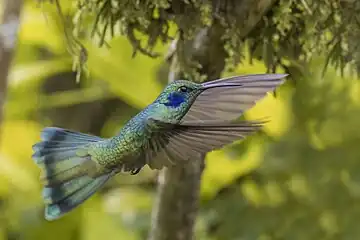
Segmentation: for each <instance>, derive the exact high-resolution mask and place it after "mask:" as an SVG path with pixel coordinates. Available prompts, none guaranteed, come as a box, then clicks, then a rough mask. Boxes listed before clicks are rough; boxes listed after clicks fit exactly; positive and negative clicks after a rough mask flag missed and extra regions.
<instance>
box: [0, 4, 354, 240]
mask: <svg viewBox="0 0 360 240" xmlns="http://www.w3.org/2000/svg"><path fill="white" fill-rule="evenodd" d="M44 19H46V21H45V20H44ZM22 22H23V24H22V28H21V32H20V42H19V45H18V48H17V52H16V57H15V61H14V65H13V68H12V70H11V75H10V86H9V94H8V99H7V102H6V106H5V120H4V122H3V124H2V126H1V127H2V131H1V134H2V136H1V142H0V143H1V145H0V157H1V164H0V212H1V214H0V239H26V240H28V239H36V240H41V239H53V240H56V239H59V240H60V239H84V240H85V239H86V240H91V239H94V240H95V239H101V238H103V237H104V236H106V237H107V238H108V239H127V240H132V239H134V240H136V239H144V238H145V236H146V235H147V231H148V229H149V227H150V226H149V224H150V213H151V208H152V204H153V200H154V198H153V196H154V193H155V190H156V189H155V184H154V182H155V179H156V172H155V171H150V170H149V169H145V170H143V171H142V172H141V173H140V174H139V175H137V176H128V175H120V176H118V177H117V178H115V179H114V180H113V181H111V182H109V184H108V185H107V187H106V188H105V189H104V190H103V191H102V192H100V193H99V194H97V195H96V196H94V197H93V198H91V199H90V200H89V201H87V202H86V203H85V204H84V205H83V206H82V207H80V208H79V209H77V210H75V211H74V212H72V213H71V214H69V215H67V216H66V217H64V218H62V219H60V220H58V221H55V222H51V223H49V222H46V221H45V220H44V219H43V205H42V199H41V185H40V183H39V181H38V178H39V170H38V169H37V167H36V166H35V164H34V163H33V162H32V160H31V158H30V156H31V154H32V150H31V146H32V144H34V143H35V142H36V141H38V140H39V131H40V130H41V128H42V127H45V126H49V125H57V126H60V127H65V128H73V129H75V130H83V131H88V132H93V133H98V134H101V135H102V136H110V135H113V134H115V133H116V132H117V131H118V130H119V128H121V126H122V124H123V123H124V121H126V120H127V119H129V118H130V117H132V116H133V115H134V114H135V113H136V112H137V111H139V110H140V109H141V108H143V107H144V106H146V105H147V104H149V103H150V102H151V101H152V100H153V99H154V98H155V97H156V96H157V94H158V93H159V92H160V91H161V89H162V86H163V83H161V82H159V81H158V80H157V76H158V75H157V74H158V73H157V71H158V69H159V67H160V65H161V64H163V63H162V60H161V59H151V58H149V57H147V56H142V55H137V56H136V58H132V57H131V56H132V46H131V44H130V43H129V42H128V40H127V39H126V38H123V37H116V38H114V39H113V40H112V41H110V42H109V44H110V46H111V47H110V48H105V47H103V48H98V47H97V46H96V45H95V44H94V43H92V42H90V41H89V42H86V43H85V45H86V47H87V49H88V52H89V53H88V54H89V60H88V69H89V72H90V75H89V77H85V78H83V79H82V81H80V83H76V82H75V75H74V74H71V69H72V59H71V56H70V55H69V54H68V53H67V51H66V42H65V41H64V39H63V34H62V30H61V29H60V28H59V26H60V25H59V19H58V15H57V14H56V13H55V11H50V10H49V11H47V14H46V16H44V11H43V9H41V8H38V7H36V5H35V4H34V2H33V1H27V2H26V6H25V9H24V12H23V16H22ZM166 47H167V46H162V47H160V48H159V51H160V52H164V50H165V49H166ZM247 57H248V56H247ZM325 62H326V61H325V60H324V59H321V58H320V59H316V60H314V61H313V62H312V63H311V64H309V65H308V66H302V68H301V69H300V70H301V71H302V72H303V75H302V77H299V76H294V77H293V78H289V81H288V83H287V84H285V85H284V86H282V87H281V88H280V89H279V90H277V91H276V98H274V97H273V96H272V95H269V96H267V97H266V98H265V99H264V100H262V101H261V102H259V103H258V104H257V105H256V106H255V107H254V108H253V109H251V110H250V111H248V112H247V113H246V117H247V118H248V119H256V118H260V117H264V116H269V117H271V119H272V121H271V122H270V123H269V124H268V125H267V126H266V127H265V128H264V131H263V132H262V133H259V134H257V135H254V136H252V137H250V138H248V139H247V140H245V141H243V142H241V143H237V144H234V145H233V146H231V147H228V148H226V149H224V150H222V151H216V152H212V153H210V154H208V155H207V158H206V169H205V172H204V175H203V179H202V186H201V200H202V201H201V204H202V205H201V209H200V214H199V217H198V221H197V228H196V229H197V236H198V238H197V239H204V240H205V239H207V240H210V239H211V240H215V239H219V240H227V239H250V240H252V239H261V240H262V239H264V240H265V239H291V240H294V239H357V238H358V237H360V230H359V228H358V227H357V223H358V221H359V220H360V204H359V201H358V199H359V196H360V185H359V183H360V182H359V181H360V179H359V177H358V171H359V170H358V169H360V162H359V159H360V150H359V147H358V146H359V144H360V138H359V137H358V136H360V130H359V123H360V97H359V93H360V86H359V82H358V81H357V79H355V78H353V77H352V76H350V75H348V76H346V77H344V78H341V77H340V74H339V73H338V72H336V71H334V70H332V69H330V70H329V71H328V72H327V74H326V75H325V76H324V77H322V75H321V73H322V66H323V65H324V64H325ZM265 71H266V67H265V64H264V63H263V62H260V61H253V63H252V64H248V63H246V62H243V63H242V64H241V65H239V66H237V68H236V71H235V72H231V73H230V72H228V73H225V75H234V74H247V73H260V72H265ZM279 71H280V70H279ZM69 76H70V77H69ZM294 84H296V88H294ZM104 109H105V110H104ZM97 121H99V123H97Z"/></svg>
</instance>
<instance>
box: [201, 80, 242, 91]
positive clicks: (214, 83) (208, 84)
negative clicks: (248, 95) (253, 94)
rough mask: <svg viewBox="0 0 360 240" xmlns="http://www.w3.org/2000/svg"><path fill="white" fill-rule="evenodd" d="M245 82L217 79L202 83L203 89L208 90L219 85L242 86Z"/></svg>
mask: <svg viewBox="0 0 360 240" xmlns="http://www.w3.org/2000/svg"><path fill="white" fill-rule="evenodd" d="M242 85H243V84H241V83H226V82H217V80H215V81H211V82H205V83H202V84H201V89H202V90H207V89H210V88H217V87H240V86H242Z"/></svg>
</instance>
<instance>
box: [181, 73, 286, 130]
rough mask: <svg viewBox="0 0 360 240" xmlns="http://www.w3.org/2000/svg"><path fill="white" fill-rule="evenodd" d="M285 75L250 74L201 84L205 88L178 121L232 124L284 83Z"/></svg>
mask: <svg viewBox="0 0 360 240" xmlns="http://www.w3.org/2000/svg"><path fill="white" fill-rule="evenodd" d="M286 76H287V75H286V74H254V75H246V76H237V77H230V78H223V79H219V80H215V81H211V82H207V83H204V84H203V85H204V87H205V88H206V89H205V90H204V91H203V92H202V93H201V94H200V95H199V96H198V97H197V98H196V100H195V101H194V103H193V104H192V106H191V108H190V109H189V111H188V112H187V113H186V114H185V116H184V117H183V119H182V122H183V123H187V122H189V121H199V122H206V121H210V120H224V121H232V120H234V119H236V118H238V117H240V116H241V115H242V114H243V113H244V111H246V110H248V109H249V108H251V107H252V106H253V105H254V104H255V103H256V102H257V101H259V100H260V99H262V98H263V97H265V95H266V94H267V93H268V92H271V91H273V90H274V89H275V88H276V87H277V86H279V85H280V84H282V83H283V82H284V79H283V78H284V77H286Z"/></svg>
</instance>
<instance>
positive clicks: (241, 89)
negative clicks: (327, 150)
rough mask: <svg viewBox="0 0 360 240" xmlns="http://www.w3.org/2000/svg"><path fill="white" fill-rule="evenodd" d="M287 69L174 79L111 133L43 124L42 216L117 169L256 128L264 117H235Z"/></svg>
mask: <svg viewBox="0 0 360 240" xmlns="http://www.w3.org/2000/svg"><path fill="white" fill-rule="evenodd" d="M286 76H287V74H254V75H245V76H235V77H229V78H223V79H218V80H214V81H210V82H205V83H201V84H200V83H194V82H191V81H186V80H177V81H174V82H172V83H169V84H168V85H167V86H166V87H165V89H164V90H163V92H162V93H161V94H160V95H159V96H158V97H157V98H156V99H155V101H154V102H153V103H151V104H150V105H148V106H147V107H146V108H145V109H143V110H142V111H141V112H140V113H138V114H137V115H136V116H134V117H133V118H132V119H130V120H129V121H128V122H127V123H126V124H125V125H124V127H123V128H122V129H121V130H120V132H119V133H118V135H116V136H114V137H111V138H101V137H97V136H93V135H89V134H85V133H79V132H75V131H71V130H68V129H63V128H57V127H47V128H44V129H43V130H42V132H41V141H40V142H38V143H36V144H35V145H34V146H33V150H34V154H33V155H32V158H33V159H34V161H35V163H36V164H37V165H38V166H39V167H40V169H41V172H42V176H41V180H42V182H43V184H44V188H43V200H44V203H45V219H47V220H49V221H51V220H55V219H58V218H60V217H61V216H63V215H64V214H66V213H68V212H70V211H71V210H73V209H74V208H76V207H78V206H79V205H80V204H82V203H83V202H84V201H85V200H87V199H88V198H89V197H91V196H92V195H93V194H94V193H95V192H96V191H97V190H99V188H101V187H102V186H103V185H104V183H105V182H106V181H107V180H109V179H110V178H111V177H113V176H114V175H116V174H117V173H119V172H129V173H131V174H132V175H135V174H137V173H139V171H140V170H141V169H142V168H143V167H144V166H145V165H146V164H147V165H148V166H149V167H150V168H151V169H162V168H163V167H168V166H172V165H176V164H179V163H181V162H186V161H188V160H191V159H193V160H194V159H197V158H199V157H201V156H202V155H204V154H206V153H207V152H210V151H212V150H217V149H220V148H222V147H223V146H225V145H227V144H230V143H232V142H234V141H236V140H239V139H243V138H245V137H246V136H247V135H249V134H252V133H254V132H255V131H257V130H258V129H260V128H261V127H262V125H263V124H264V121H234V120H235V119H236V118H238V117H240V116H241V114H242V113H243V112H244V111H245V110H247V109H249V108H250V107H252V106H253V105H254V104H255V102H256V101H258V100H260V99H262V98H263V97H264V96H265V95H266V93H267V92H270V91H273V90H274V89H275V88H276V87H277V86H278V85H280V84H281V83H283V82H284V78H285V77H286Z"/></svg>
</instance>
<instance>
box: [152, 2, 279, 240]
mask: <svg viewBox="0 0 360 240" xmlns="http://www.w3.org/2000/svg"><path fill="white" fill-rule="evenodd" d="M223 2H225V1H223ZM274 2H275V1H274V0H260V1H253V0H243V1H234V2H233V4H234V6H236V9H234V10H235V11H236V12H237V13H238V16H239V20H240V21H239V22H241V23H242V26H240V29H241V36H242V37H245V36H246V35H247V34H248V33H249V32H250V31H251V30H252V29H253V28H254V27H255V25H256V24H257V23H258V22H259V20H260V19H261V17H262V16H263V15H264V14H265V12H266V11H267V10H268V9H269V8H270V7H271V5H272V4H273V3H274ZM220 7H221V6H220ZM223 35H224V29H223V27H222V26H221V25H220V24H219V23H218V22H215V23H214V24H213V25H212V26H211V27H209V28H204V29H202V30H201V31H199V32H198V33H197V35H196V37H195V38H194V40H193V41H191V42H189V41H187V42H184V41H182V40H178V41H177V42H175V43H174V44H173V45H172V49H171V52H173V51H177V54H174V55H175V56H174V57H172V62H171V67H170V71H169V76H168V81H169V82H171V81H174V80H176V79H181V76H183V74H182V71H184V69H181V66H182V64H179V62H182V61H184V59H183V58H184V57H185V58H186V61H187V62H190V61H194V60H195V61H197V62H198V63H200V64H201V66H202V68H201V69H200V73H201V74H205V75H206V76H207V80H214V79H217V78H219V77H220V74H221V72H222V71H223V69H224V66H225V59H226V56H227V55H226V52H225V50H224V42H223V39H222V36H223ZM179 51H180V52H179ZM177 56H183V57H182V58H181V59H180V60H179V59H178V58H177ZM178 60H179V61H178ZM204 157H205V156H204ZM204 157H203V158H202V160H201V161H191V162H189V163H188V164H186V165H182V166H180V165H178V166H174V167H170V168H167V169H163V170H162V171H161V173H160V175H159V177H158V195H157V199H156V201H155V205H154V208H153V213H152V228H151V230H150V234H149V238H148V239H149V240H191V239H194V224H195V220H196V215H197V210H198V198H199V190H200V181H201V175H202V171H203V169H204V167H205V163H204V160H203V159H204Z"/></svg>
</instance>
